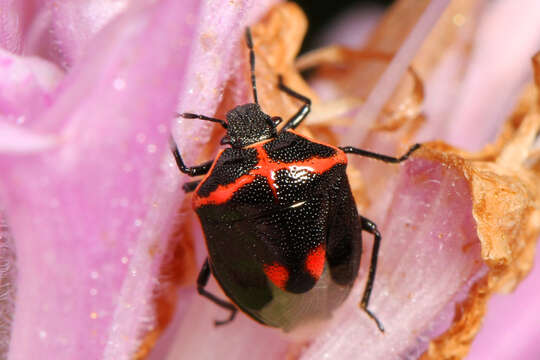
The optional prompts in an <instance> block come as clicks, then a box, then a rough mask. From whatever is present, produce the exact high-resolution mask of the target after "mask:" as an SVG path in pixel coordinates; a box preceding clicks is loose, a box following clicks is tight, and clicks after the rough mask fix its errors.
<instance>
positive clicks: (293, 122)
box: [278, 75, 311, 130]
mask: <svg viewBox="0 0 540 360" xmlns="http://www.w3.org/2000/svg"><path fill="white" fill-rule="evenodd" d="M278 81H279V82H278V87H279V89H280V90H281V91H284V92H286V93H287V94H288V95H290V96H292V97H294V98H297V99H298V100H301V101H303V102H304V105H303V106H302V107H301V108H300V110H298V111H297V112H296V114H294V115H293V116H292V117H291V118H290V119H289V120H288V121H287V123H286V124H285V126H283V128H282V130H287V129H295V128H296V127H297V126H298V125H300V123H301V122H302V121H304V119H305V118H306V116H307V115H308V114H309V112H310V110H311V99H309V98H308V97H306V96H304V95H301V94H299V93H297V92H296V91H294V90H293V89H291V88H290V87H288V86H287V85H285V84H284V83H283V77H282V76H281V75H279V77H278Z"/></svg>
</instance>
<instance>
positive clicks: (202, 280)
mask: <svg viewBox="0 0 540 360" xmlns="http://www.w3.org/2000/svg"><path fill="white" fill-rule="evenodd" d="M208 279H210V263H209V262H208V258H206V260H205V261H204V264H203V266H202V268H201V271H200V272H199V276H198V277H197V291H198V292H199V294H200V295H202V296H204V297H205V298H207V299H208V300H210V301H211V302H213V303H214V304H216V305H217V306H220V307H222V308H225V309H227V310H229V311H230V312H231V314H230V315H229V318H228V319H226V320H216V321H214V324H215V325H216V326H219V325H225V324H228V323H230V322H231V321H233V320H234V317H235V316H236V312H237V311H238V310H237V309H236V307H235V306H234V305H233V304H231V303H230V302H228V301H225V300H221V299H220V298H218V297H217V296H215V295H214V294H211V293H209V292H208V291H206V290H205V289H204V287H205V286H206V284H208Z"/></svg>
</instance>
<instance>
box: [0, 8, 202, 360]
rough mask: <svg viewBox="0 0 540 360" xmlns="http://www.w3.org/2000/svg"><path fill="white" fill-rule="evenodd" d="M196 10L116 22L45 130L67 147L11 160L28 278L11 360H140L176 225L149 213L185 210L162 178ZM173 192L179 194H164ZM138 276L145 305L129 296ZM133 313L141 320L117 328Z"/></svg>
mask: <svg viewBox="0 0 540 360" xmlns="http://www.w3.org/2000/svg"><path fill="white" fill-rule="evenodd" d="M196 11H197V6H196V5H195V3H186V2H183V3H182V4H180V3H179V2H178V1H162V2H159V3H155V4H151V5H144V6H137V7H133V8H132V9H130V11H129V13H126V15H125V16H122V17H121V18H118V20H117V21H115V22H114V23H112V24H110V25H111V26H109V27H107V28H106V29H104V30H103V32H101V33H100V34H99V36H97V37H96V38H95V40H94V41H93V42H92V48H93V49H94V51H93V52H92V53H91V54H89V55H88V56H87V57H86V58H85V59H83V60H81V62H80V63H78V64H77V66H75V67H74V68H73V71H72V72H70V73H69V74H68V75H67V76H66V78H65V79H64V81H63V82H62V84H61V91H59V93H58V96H57V98H56V99H54V104H53V106H52V107H51V108H50V110H49V111H47V112H46V113H44V114H42V116H41V117H40V119H39V122H38V123H37V125H38V126H39V128H40V129H42V131H46V132H48V133H58V132H61V135H62V137H63V139H64V140H63V144H62V146H61V147H60V148H59V149H57V150H55V151H49V152H47V153H42V154H40V155H39V156H38V155H34V156H26V157H24V158H20V157H17V158H14V157H10V158H8V157H6V156H4V157H2V158H1V160H0V161H1V165H0V166H1V167H2V169H4V171H5V172H4V175H3V176H2V179H1V181H2V184H1V188H0V189H1V194H2V201H3V205H4V206H5V210H6V216H7V220H8V223H9V225H10V228H11V230H12V233H13V236H14V237H15V238H16V241H17V268H18V270H19V274H18V286H17V288H18V292H17V306H16V313H15V317H14V321H13V324H12V326H13V332H12V337H11V345H10V349H9V359H28V358H30V357H32V356H33V354H36V353H38V354H40V356H41V357H43V358H50V359H52V358H55V359H63V358H64V359H73V358H81V357H80V356H81V354H84V355H83V356H84V358H88V359H96V358H101V357H102V356H103V354H104V352H105V353H107V354H109V353H111V352H112V353H113V354H114V355H112V357H109V358H114V359H122V358H130V357H131V354H133V352H134V351H135V350H136V346H137V345H138V341H139V339H138V336H139V335H140V334H141V332H142V331H143V330H144V329H145V328H144V327H143V326H148V324H151V321H150V322H149V321H148V320H149V319H148V318H147V317H146V316H147V314H148V312H149V309H148V307H149V299H150V296H151V289H152V286H153V279H154V278H153V276H155V274H156V269H154V268H155V267H156V262H157V263H159V259H160V256H161V254H159V252H158V254H157V255H155V256H151V255H150V254H149V252H148V250H149V247H150V245H151V244H153V243H154V242H155V241H157V240H159V239H163V237H160V236H159V235H160V234H161V232H162V231H163V229H164V226H165V224H167V221H168V219H154V218H152V216H155V215H154V214H155V212H154V213H152V212H151V211H150V212H149V210H152V209H154V208H156V207H161V206H163V207H167V206H171V203H173V202H174V201H175V200H174V189H175V187H174V185H175V184H176V179H172V180H171V179H170V177H169V178H168V179H169V180H168V182H167V181H166V179H167V178H166V179H165V180H163V179H162V180H158V176H160V174H163V170H162V169H160V167H161V163H162V162H163V155H164V154H167V156H169V155H168V149H167V145H166V144H167V138H168V134H167V128H168V124H169V122H170V120H171V118H172V114H173V113H174V108H175V105H176V102H177V94H178V91H179V89H180V87H181V86H182V79H183V78H184V77H185V70H186V64H187V61H188V57H187V56H186V55H187V54H189V46H190V45H191V42H190V39H191V37H192V32H193V21H192V18H193V17H194V16H196ZM178 14H182V15H180V16H179V15H178ZM164 34H174V38H175V40H176V41H170V39H169V38H168V37H167V36H164ZM111 38H114V39H115V41H111ZM182 55H183V56H182ZM156 88H158V89H159V90H160V91H156V90H155V89H156ZM28 106H30V107H31V106H32V103H29V104H28ZM33 128H36V126H34V127H33ZM161 176H163V175H161ZM164 182H165V184H166V185H168V187H164V186H163V185H161V187H159V188H158V189H156V187H157V186H159V185H160V184H163V183H164ZM171 183H172V186H171ZM159 195H161V196H162V197H163V198H159ZM162 200H164V201H163V204H162V203H161V202H160V201H162ZM161 242H163V240H161ZM152 269H153V270H154V271H151V270H152ZM137 270H148V271H146V272H145V271H140V272H137ZM132 278H136V279H137V281H138V284H139V286H140V288H139V293H137V295H140V296H139V297H129V296H127V295H130V294H127V295H126V294H125V292H126V291H125V290H124V291H121V289H122V288H125V287H126V285H125V282H126V280H129V279H132ZM37 299H39V301H36V300H37ZM127 308H129V309H132V310H131V314H132V316H133V318H132V321H131V322H129V323H125V324H118V323H117V322H115V320H117V318H116V317H115V314H116V313H117V312H118V311H119V309H127ZM119 325H120V326H119ZM124 336H126V337H124ZM126 339H127V340H126ZM106 349H113V350H106Z"/></svg>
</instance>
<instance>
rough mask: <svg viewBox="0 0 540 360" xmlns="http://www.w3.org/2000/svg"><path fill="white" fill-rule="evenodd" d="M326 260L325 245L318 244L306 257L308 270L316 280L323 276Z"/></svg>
mask: <svg viewBox="0 0 540 360" xmlns="http://www.w3.org/2000/svg"><path fill="white" fill-rule="evenodd" d="M325 260H326V251H325V250H324V246H323V245H319V246H317V247H316V248H315V249H313V250H311V251H310V252H309V254H308V256H307V257H306V270H307V271H308V272H309V273H310V274H311V276H313V278H314V279H315V280H318V279H319V278H320V277H321V274H322V272H323V270H324V262H325Z"/></svg>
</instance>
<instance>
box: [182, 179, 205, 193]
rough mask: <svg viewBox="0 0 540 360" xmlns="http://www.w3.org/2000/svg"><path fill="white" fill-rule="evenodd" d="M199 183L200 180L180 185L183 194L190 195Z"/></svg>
mask: <svg viewBox="0 0 540 360" xmlns="http://www.w3.org/2000/svg"><path fill="white" fill-rule="evenodd" d="M201 181H202V180H194V181H189V182H187V183H185V184H184V185H182V190H184V192H185V193H186V194H187V193H190V192H192V191H194V190H195V189H196V188H197V186H199V184H200V183H201Z"/></svg>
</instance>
